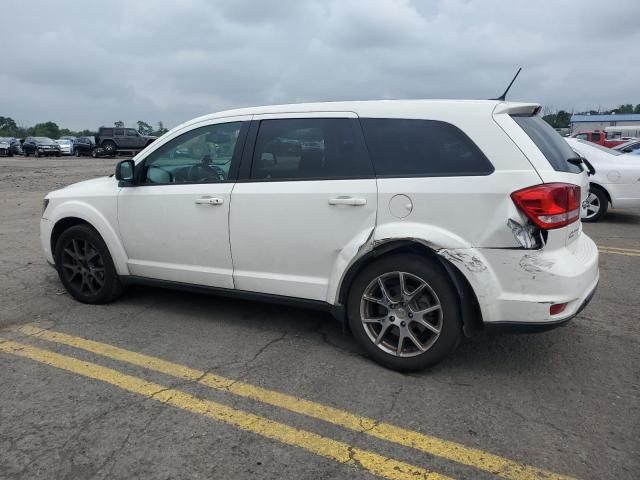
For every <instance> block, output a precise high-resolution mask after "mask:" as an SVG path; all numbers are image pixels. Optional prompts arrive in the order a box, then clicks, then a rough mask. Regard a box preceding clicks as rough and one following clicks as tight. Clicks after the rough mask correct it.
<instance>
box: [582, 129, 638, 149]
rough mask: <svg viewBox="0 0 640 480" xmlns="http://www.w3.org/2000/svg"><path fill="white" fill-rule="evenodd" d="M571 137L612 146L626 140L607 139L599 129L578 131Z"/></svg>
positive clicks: (608, 146)
mask: <svg viewBox="0 0 640 480" xmlns="http://www.w3.org/2000/svg"><path fill="white" fill-rule="evenodd" d="M572 137H573V138H579V139H580V140H587V141H588V142H592V143H597V144H598V145H602V146H603V147H607V148H613V147H615V146H616V145H620V144H621V143H624V142H625V141H626V140H620V139H616V140H613V139H608V138H607V137H606V135H605V132H602V131H600V130H594V131H588V132H580V133H576V134H574V135H572Z"/></svg>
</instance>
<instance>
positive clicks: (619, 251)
mask: <svg viewBox="0 0 640 480" xmlns="http://www.w3.org/2000/svg"><path fill="white" fill-rule="evenodd" d="M598 250H599V251H600V252H602V253H611V254H615V255H626V256H628V257H640V250H634V249H631V248H615V247H598Z"/></svg>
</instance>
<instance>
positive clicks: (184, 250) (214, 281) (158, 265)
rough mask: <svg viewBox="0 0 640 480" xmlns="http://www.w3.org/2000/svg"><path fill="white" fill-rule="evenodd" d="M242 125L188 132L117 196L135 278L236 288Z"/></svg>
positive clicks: (141, 165) (166, 145) (145, 164)
mask: <svg viewBox="0 0 640 480" xmlns="http://www.w3.org/2000/svg"><path fill="white" fill-rule="evenodd" d="M245 120H249V118H248V117H246V118H242V117H237V118H234V119H233V120H232V121H231V120H229V119H227V120H225V121H224V122H221V121H220V120H218V122H220V123H215V124H208V125H204V126H196V127H188V128H187V129H185V131H184V133H179V134H177V135H174V137H173V138H172V139H169V140H168V141H166V142H163V143H162V144H160V145H158V147H157V148H155V149H154V150H153V151H152V152H151V153H149V154H148V155H147V156H146V158H144V159H143V160H142V161H141V162H138V163H137V165H136V185H135V186H131V187H125V188H122V189H121V191H120V194H119V196H118V223H119V228H120V236H121V238H122V241H123V245H124V248H125V250H126V252H127V256H128V258H129V260H128V265H129V271H130V273H131V274H132V275H136V276H140V277H147V278H153V279H160V280H168V281H173V282H181V283H189V284H195V285H206V286H213V287H223V288H233V277H232V273H233V265H232V263H231V248H230V245H229V225H228V219H229V202H230V196H231V190H232V189H233V185H234V180H235V176H236V170H237V166H238V162H239V158H240V155H241V150H242V146H243V143H244V142H243V141H242V138H243V137H244V135H245V132H246V130H247V128H248V127H247V123H246V122H245ZM239 139H240V140H239Z"/></svg>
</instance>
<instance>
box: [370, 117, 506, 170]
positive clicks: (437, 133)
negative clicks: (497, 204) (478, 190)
mask: <svg viewBox="0 0 640 480" xmlns="http://www.w3.org/2000/svg"><path fill="white" fill-rule="evenodd" d="M361 123H362V127H363V129H364V135H365V139H366V142H367V148H368V149H369V154H370V155H371V158H372V159H373V165H374V168H375V170H376V174H377V175H379V176H393V177H402V176H424V177H442V176H461V175H465V176H466V175H488V174H490V173H491V172H493V166H492V165H491V162H489V160H488V159H487V157H485V156H484V154H483V153H482V152H481V151H480V149H479V148H478V147H477V146H476V144H475V143H473V141H472V140H471V139H470V138H469V137H467V135H465V133H464V132H463V131H462V130H460V129H459V128H458V127H456V126H454V125H451V124H450V123H446V122H440V121H435V120H406V119H391V118H365V119H362V121H361Z"/></svg>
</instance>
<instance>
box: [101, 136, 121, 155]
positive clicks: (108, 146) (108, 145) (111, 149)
mask: <svg viewBox="0 0 640 480" xmlns="http://www.w3.org/2000/svg"><path fill="white" fill-rule="evenodd" d="M101 146H102V148H103V149H104V151H105V153H106V154H107V155H109V156H111V155H113V156H115V154H116V152H117V147H116V144H115V143H113V142H112V141H111V140H105V141H104V142H102V145H101Z"/></svg>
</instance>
